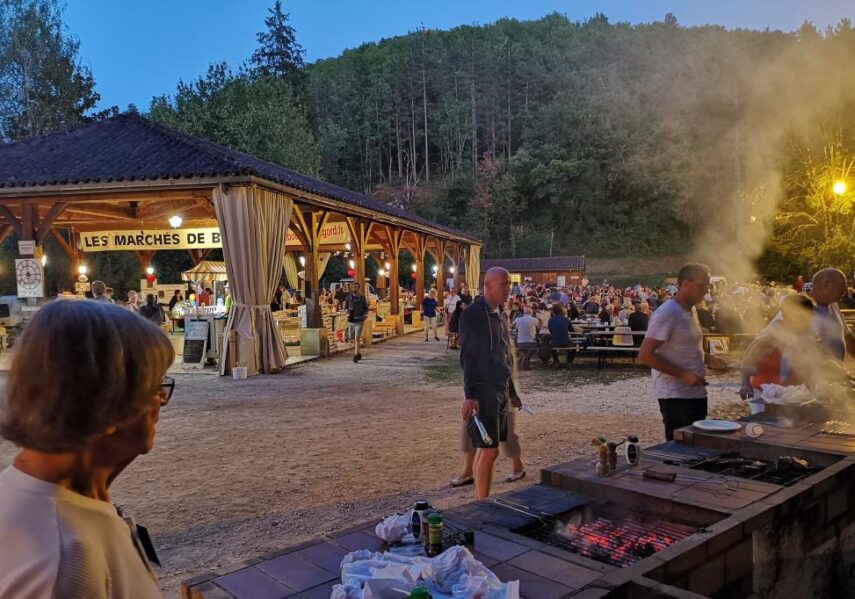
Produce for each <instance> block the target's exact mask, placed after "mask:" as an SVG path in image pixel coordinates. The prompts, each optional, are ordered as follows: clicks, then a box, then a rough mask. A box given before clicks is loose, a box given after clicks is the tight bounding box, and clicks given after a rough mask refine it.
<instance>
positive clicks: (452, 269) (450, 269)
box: [448, 266, 454, 274]
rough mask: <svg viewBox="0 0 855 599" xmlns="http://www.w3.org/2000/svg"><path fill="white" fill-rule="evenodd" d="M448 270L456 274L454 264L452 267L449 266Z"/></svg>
mask: <svg viewBox="0 0 855 599" xmlns="http://www.w3.org/2000/svg"><path fill="white" fill-rule="evenodd" d="M448 272H450V273H451V274H454V267H453V266H452V267H451V268H449V269H448Z"/></svg>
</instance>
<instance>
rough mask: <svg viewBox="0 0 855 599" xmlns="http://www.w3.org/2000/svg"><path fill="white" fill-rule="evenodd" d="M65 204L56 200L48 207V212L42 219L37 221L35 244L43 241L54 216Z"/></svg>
mask: <svg viewBox="0 0 855 599" xmlns="http://www.w3.org/2000/svg"><path fill="white" fill-rule="evenodd" d="M65 207H66V204H65V202H57V203H56V204H54V205H53V206H51V207H50V210H48V213H47V214H46V215H45V217H44V218H43V219H42V222H41V223H39V228H38V230H37V231H36V244H37V245H42V243H44V240H45V237H47V235H48V233H49V232H50V229H51V225H53V221H55V220H56V217H57V216H59V215H60V213H62V211H63V210H65Z"/></svg>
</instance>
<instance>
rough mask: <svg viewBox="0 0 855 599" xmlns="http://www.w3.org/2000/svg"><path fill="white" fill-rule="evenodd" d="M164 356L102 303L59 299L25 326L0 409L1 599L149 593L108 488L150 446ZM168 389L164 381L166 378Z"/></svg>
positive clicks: (164, 350) (150, 580)
mask: <svg viewBox="0 0 855 599" xmlns="http://www.w3.org/2000/svg"><path fill="white" fill-rule="evenodd" d="M173 358H174V352H173V350H172V347H171V345H170V343H169V341H168V340H167V338H166V336H165V335H164V334H163V332H162V331H161V330H160V329H159V328H158V327H156V326H154V325H153V324H151V323H149V322H147V321H146V320H144V319H143V318H140V317H139V316H137V315H136V314H133V313H131V312H129V311H127V310H123V309H121V308H118V307H116V306H114V305H112V304H107V303H104V302H95V301H89V300H86V301H73V300H59V301H55V302H52V303H49V304H47V305H45V306H44V307H43V308H42V309H41V310H39V312H37V313H36V315H35V316H34V317H33V319H32V321H30V323H29V324H28V325H27V328H26V331H25V332H24V334H23V336H22V338H21V340H20V342H19V344H18V346H17V348H16V355H15V358H14V361H13V363H12V368H11V371H10V372H9V377H8V380H7V384H6V399H5V403H4V405H3V407H2V413H0V434H2V436H3V437H5V438H6V439H8V440H9V441H11V442H13V443H15V444H16V445H17V446H19V447H20V451H19V452H18V454H17V456H16V457H15V459H14V462H13V464H12V465H11V466H9V467H8V468H6V470H4V471H3V472H2V473H0V539H2V541H0V543H2V548H0V597H3V598H4V599H5V598H10V597H13V598H18V597H20V598H23V597H96V598H98V597H105V598H106V597H111V598H120V597H122V598H123V597H142V598H147V597H159V596H160V591H159V589H158V585H157V580H156V578H155V576H154V573H153V572H152V569H151V566H150V565H149V562H148V560H147V559H146V556H145V553H144V551H143V550H142V545H141V543H140V542H139V539H138V537H137V535H136V530H135V529H134V528H133V527H132V526H131V525H130V524H129V522H128V521H126V520H125V519H123V518H122V517H121V515H120V514H119V513H118V512H117V510H116V508H115V507H114V506H113V504H112V503H111V501H110V491H109V487H110V484H111V483H112V482H113V480H115V478H116V476H118V475H119V474H120V473H121V472H122V470H124V469H125V467H127V466H128V464H130V463H131V462H132V461H133V460H134V459H135V458H136V457H137V456H139V455H141V454H144V453H148V452H149V451H151V448H152V446H153V443H154V435H155V424H156V423H157V420H158V417H159V415H160V408H161V406H163V405H165V404H166V402H167V401H169V396H170V395H171V392H172V386H171V385H164V379H163V377H164V375H165V374H166V370H167V368H168V367H169V366H170V364H172V360H173ZM172 385H174V383H172Z"/></svg>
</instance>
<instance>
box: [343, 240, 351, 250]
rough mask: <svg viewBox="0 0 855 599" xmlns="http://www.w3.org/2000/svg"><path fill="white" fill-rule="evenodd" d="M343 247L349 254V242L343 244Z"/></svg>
mask: <svg viewBox="0 0 855 599" xmlns="http://www.w3.org/2000/svg"><path fill="white" fill-rule="evenodd" d="M344 247H345V249H346V250H347V251H348V252H349V251H350V242H347V243H345V244H344Z"/></svg>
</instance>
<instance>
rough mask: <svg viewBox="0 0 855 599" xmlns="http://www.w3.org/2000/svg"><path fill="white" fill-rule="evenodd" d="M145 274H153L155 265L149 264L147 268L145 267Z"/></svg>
mask: <svg viewBox="0 0 855 599" xmlns="http://www.w3.org/2000/svg"><path fill="white" fill-rule="evenodd" d="M145 274H147V275H153V274H154V267H153V266H149V267H147V268H146V269H145Z"/></svg>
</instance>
